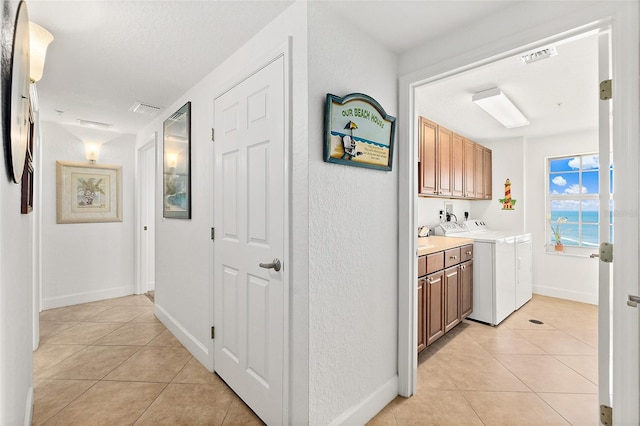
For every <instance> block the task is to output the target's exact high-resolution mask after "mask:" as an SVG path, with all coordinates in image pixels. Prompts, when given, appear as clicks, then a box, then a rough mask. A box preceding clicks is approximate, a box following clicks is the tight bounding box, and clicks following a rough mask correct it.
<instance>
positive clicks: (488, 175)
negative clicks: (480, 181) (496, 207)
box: [482, 148, 493, 200]
mask: <svg viewBox="0 0 640 426" xmlns="http://www.w3.org/2000/svg"><path fill="white" fill-rule="evenodd" d="M483 157H484V161H483V163H482V165H483V171H484V199H485V200H490V199H491V198H492V197H493V186H492V185H493V179H492V173H493V170H492V168H491V167H492V166H491V150H490V149H488V148H485V149H484V151H483Z"/></svg>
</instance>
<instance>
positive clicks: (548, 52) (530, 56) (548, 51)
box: [520, 47, 558, 64]
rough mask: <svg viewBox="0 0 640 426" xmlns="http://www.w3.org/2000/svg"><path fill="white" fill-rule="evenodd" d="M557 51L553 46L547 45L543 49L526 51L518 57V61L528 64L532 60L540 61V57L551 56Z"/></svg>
mask: <svg viewBox="0 0 640 426" xmlns="http://www.w3.org/2000/svg"><path fill="white" fill-rule="evenodd" d="M557 54H558V51H557V50H556V48H555V47H547V48H545V49H540V50H537V51H535V52H531V53H527V54H526V55H523V56H522V57H520V61H521V62H522V63H523V64H530V63H532V62H536V61H541V60H542V59H547V58H550V57H552V56H556V55H557Z"/></svg>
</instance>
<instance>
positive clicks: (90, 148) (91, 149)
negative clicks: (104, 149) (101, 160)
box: [84, 142, 100, 164]
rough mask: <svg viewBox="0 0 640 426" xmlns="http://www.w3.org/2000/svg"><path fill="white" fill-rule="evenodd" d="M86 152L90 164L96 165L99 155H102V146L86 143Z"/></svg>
mask: <svg viewBox="0 0 640 426" xmlns="http://www.w3.org/2000/svg"><path fill="white" fill-rule="evenodd" d="M84 150H85V154H86V156H87V160H88V161H89V163H91V164H95V163H96V161H98V155H99V154H100V144H97V143H92V142H85V144H84Z"/></svg>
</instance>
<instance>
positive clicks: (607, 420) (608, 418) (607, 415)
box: [600, 404, 613, 426]
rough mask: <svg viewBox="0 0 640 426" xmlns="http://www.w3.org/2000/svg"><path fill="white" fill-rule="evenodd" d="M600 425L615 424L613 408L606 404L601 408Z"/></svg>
mask: <svg viewBox="0 0 640 426" xmlns="http://www.w3.org/2000/svg"><path fill="white" fill-rule="evenodd" d="M600 423H602V424H603V425H609V426H610V425H612V424H613V408H611V407H609V406H608V405H604V404H603V405H601V406H600Z"/></svg>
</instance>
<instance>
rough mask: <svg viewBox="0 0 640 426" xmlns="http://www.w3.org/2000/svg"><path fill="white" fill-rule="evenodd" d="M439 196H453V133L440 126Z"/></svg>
mask: <svg viewBox="0 0 640 426" xmlns="http://www.w3.org/2000/svg"><path fill="white" fill-rule="evenodd" d="M437 146H438V167H437V177H438V195H440V196H443V197H450V196H451V172H452V169H451V154H452V152H451V151H452V148H453V133H452V132H451V130H448V129H445V128H444V127H442V126H438V144H437Z"/></svg>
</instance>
